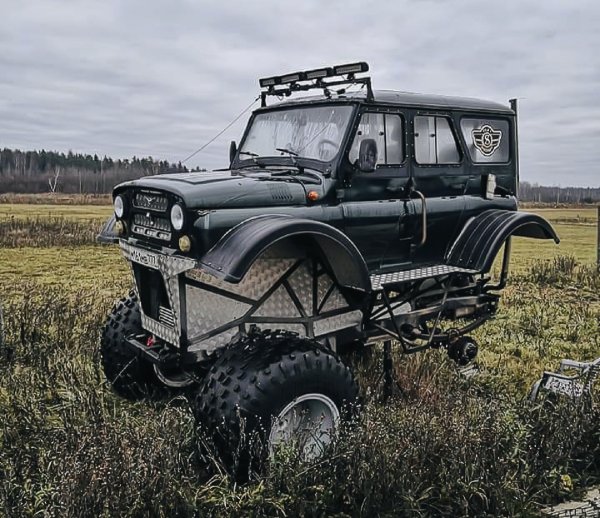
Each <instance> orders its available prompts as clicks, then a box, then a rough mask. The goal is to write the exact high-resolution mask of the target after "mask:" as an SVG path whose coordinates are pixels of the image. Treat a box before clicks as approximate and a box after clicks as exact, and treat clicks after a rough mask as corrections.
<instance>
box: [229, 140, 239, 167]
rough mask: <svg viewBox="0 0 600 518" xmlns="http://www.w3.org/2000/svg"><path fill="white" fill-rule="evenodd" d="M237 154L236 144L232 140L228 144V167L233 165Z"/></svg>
mask: <svg viewBox="0 0 600 518" xmlns="http://www.w3.org/2000/svg"><path fill="white" fill-rule="evenodd" d="M236 153H237V144H236V143H235V140H232V141H231V142H230V143H229V165H231V164H233V159H234V158H235V154H236Z"/></svg>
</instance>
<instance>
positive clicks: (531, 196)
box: [519, 182, 600, 205]
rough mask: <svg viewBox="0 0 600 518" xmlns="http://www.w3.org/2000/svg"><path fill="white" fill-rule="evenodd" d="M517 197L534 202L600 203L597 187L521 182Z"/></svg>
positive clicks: (599, 193) (599, 192)
mask: <svg viewBox="0 0 600 518" xmlns="http://www.w3.org/2000/svg"><path fill="white" fill-rule="evenodd" d="M519 199H520V200H521V201H527V202H536V203H554V204H557V205H558V204H561V203H564V204H567V205H586V204H591V203H600V188H599V187H548V186H544V185H538V184H537V183H534V184H531V183H529V182H521V183H520V185H519Z"/></svg>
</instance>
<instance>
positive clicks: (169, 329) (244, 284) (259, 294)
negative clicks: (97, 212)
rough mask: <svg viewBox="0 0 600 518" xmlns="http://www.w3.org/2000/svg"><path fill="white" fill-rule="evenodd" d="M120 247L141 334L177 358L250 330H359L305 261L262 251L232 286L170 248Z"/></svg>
mask: <svg viewBox="0 0 600 518" xmlns="http://www.w3.org/2000/svg"><path fill="white" fill-rule="evenodd" d="M120 246H121V250H122V252H123V255H124V256H125V258H126V259H127V261H128V263H129V265H130V267H131V271H132V274H133V277H134V280H135V287H136V291H137V294H138V297H139V300H140V310H141V319H142V327H143V329H144V330H145V331H146V332H147V333H149V334H152V335H154V336H155V337H157V338H160V339H161V340H162V341H163V342H166V343H167V344H171V345H172V346H174V347H176V348H178V349H179V353H180V354H183V355H185V354H186V353H192V354H194V355H196V356H197V357H198V358H202V357H204V355H210V354H211V353H212V352H213V351H214V350H216V349H219V348H221V347H223V346H225V345H227V344H228V343H230V342H231V340H232V339H233V337H234V336H235V335H236V334H238V333H240V332H242V333H247V332H249V330H250V328H251V326H253V325H257V326H259V327H261V328H265V329H283V330H286V331H292V332H295V333H298V334H299V335H301V336H310V337H322V336H327V335H333V334H336V333H337V332H339V331H341V330H345V329H359V327H360V325H361V322H362V312H361V311H360V310H358V309H356V308H354V307H350V306H349V303H348V301H347V300H346V299H345V297H344V296H343V294H342V293H341V291H340V290H339V288H338V287H337V286H336V285H335V283H334V282H333V280H332V279H331V277H330V276H329V274H327V272H326V271H325V269H324V268H323V267H321V266H319V265H318V264H316V263H315V262H314V261H313V260H312V259H309V258H298V257H297V256H295V255H293V254H292V255H291V256H290V257H282V256H272V255H270V254H265V255H263V256H261V257H259V258H258V259H257V260H256V261H255V262H254V263H253V265H252V266H251V267H250V270H248V272H247V273H246V275H245V276H244V278H243V279H242V280H241V281H240V282H239V283H237V284H232V283H229V282H226V281H224V280H222V279H218V278H216V277H214V276H213V275H212V274H210V273H208V272H207V271H205V270H203V269H202V268H200V267H199V262H198V261H196V260H195V259H192V258H188V257H182V256H180V255H176V254H175V252H174V251H173V250H170V249H165V248H163V249H162V251H157V250H151V249H149V248H147V247H145V246H143V245H140V244H139V243H137V242H136V241H127V240H124V239H122V240H120ZM132 345H133V346H135V347H137V346H138V344H132ZM137 348H138V349H139V347H137Z"/></svg>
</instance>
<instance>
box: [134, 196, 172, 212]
mask: <svg viewBox="0 0 600 518" xmlns="http://www.w3.org/2000/svg"><path fill="white" fill-rule="evenodd" d="M133 206H134V207H137V208H139V209H148V210H154V211H157V212H166V211H167V208H168V207H169V200H168V199H167V197H166V196H163V195H161V194H156V193H148V192H138V193H136V195H135V196H134V198H133Z"/></svg>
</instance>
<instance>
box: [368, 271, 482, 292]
mask: <svg viewBox="0 0 600 518" xmlns="http://www.w3.org/2000/svg"><path fill="white" fill-rule="evenodd" d="M477 273H479V272H478V271H477V270H470V269H467V268H460V267H458V266H450V265H447V264H436V265H435V266H427V267H425V268H416V269H414V270H401V271H399V272H390V273H383V274H380V275H371V289H372V290H373V291H381V290H383V289H384V288H386V287H388V286H393V285H396V284H402V283H404V282H412V281H419V280H424V279H435V278H437V277H443V276H445V275H453V274H466V275H473V274H477Z"/></svg>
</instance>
